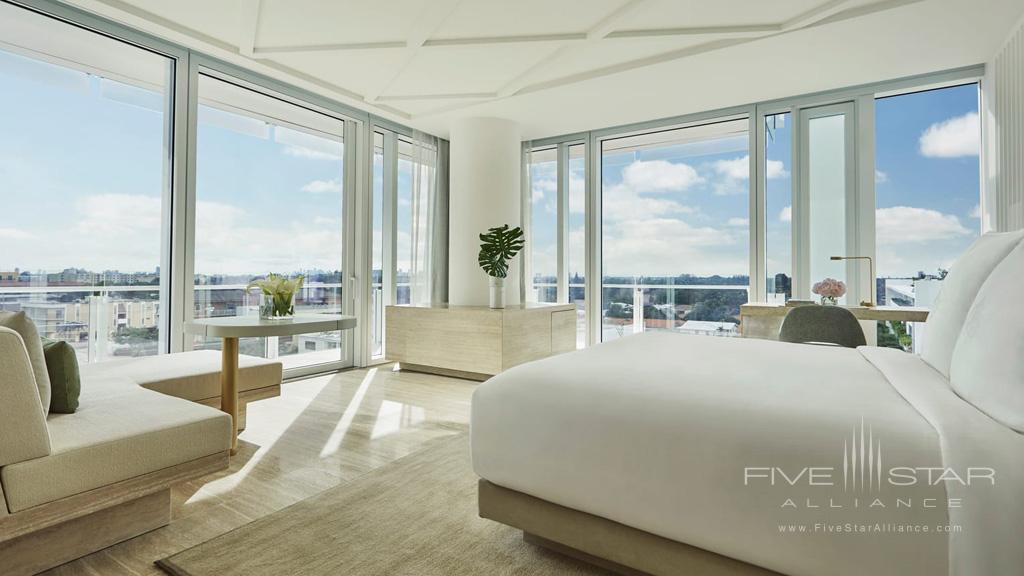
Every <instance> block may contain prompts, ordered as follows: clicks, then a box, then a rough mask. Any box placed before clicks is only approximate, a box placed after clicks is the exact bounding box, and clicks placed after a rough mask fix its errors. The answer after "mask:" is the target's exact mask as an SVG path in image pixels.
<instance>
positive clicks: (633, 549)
mask: <svg viewBox="0 0 1024 576" xmlns="http://www.w3.org/2000/svg"><path fill="white" fill-rule="evenodd" d="M478 503H479V508H480V517H481V518H487V519H489V520H495V521H497V522H501V523H502V524H507V525H509V526H512V527H513V528H518V529H520V530H522V531H523V536H524V538H525V540H526V541H527V542H532V543H534V544H537V545H540V546H544V547H545V548H549V549H551V550H554V551H556V552H559V553H562V554H565V555H567V556H571V557H574V558H576V559H578V560H582V561H584V562H588V563H591V564H595V565H598V566H601V567H602V568H605V569H608V570H611V571H613V572H618V573H619V574H624V575H626V576H638V575H653V576H669V575H673V576H679V575H701V576H772V575H774V576H778V573H776V572H772V571H770V570H766V569H764V568H761V567H758V566H754V565H753V564H747V563H746V562H741V561H739V560H735V559H732V558H729V557H726V556H722V555H720V554H715V553H714V552H709V551H707V550H704V549H702V548H697V547H695V546H690V545H689V544H683V543H681V542H676V541H674V540H669V539H668V538H663V537H661V536H656V535H654V534H651V533H648V532H644V531H642V530H637V529H636V528H631V527H629V526H626V525H624V524H619V523H618V522H613V521H611V520H608V519H605V518H601V517H599V516H594V515H592V514H587V513H586V512H580V511H579V510H573V509H571V508H566V507H564V506H559V505H558V504H552V503H551V502H547V501H545V500H541V499H539V498H534V497H533V496H529V495H527V494H523V493H522V492H517V491H515V490H509V489H508V488H503V487H501V486H498V485H496V484H492V483H490V482H488V481H486V480H480V483H479V501H478Z"/></svg>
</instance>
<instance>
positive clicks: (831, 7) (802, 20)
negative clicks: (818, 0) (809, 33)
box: [782, 0, 852, 31]
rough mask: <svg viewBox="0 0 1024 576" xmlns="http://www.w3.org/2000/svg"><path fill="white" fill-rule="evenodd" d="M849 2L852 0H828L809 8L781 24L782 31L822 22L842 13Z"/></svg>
mask: <svg viewBox="0 0 1024 576" xmlns="http://www.w3.org/2000/svg"><path fill="white" fill-rule="evenodd" d="M851 1H852V0H830V1H829V2H825V3H824V4H820V5H818V6H815V7H814V8H811V9H810V10H807V11H806V12H803V13H802V14H797V15H796V16H794V17H793V18H790V19H789V20H786V21H785V22H783V23H782V30H783V31H787V30H798V29H800V28H806V27H807V26H810V25H811V24H814V23H815V22H817V21H819V20H824V19H825V18H828V17H829V16H832V15H833V14H837V13H839V12H842V11H843V9H844V8H845V6H846V5H847V4H850V3H851Z"/></svg>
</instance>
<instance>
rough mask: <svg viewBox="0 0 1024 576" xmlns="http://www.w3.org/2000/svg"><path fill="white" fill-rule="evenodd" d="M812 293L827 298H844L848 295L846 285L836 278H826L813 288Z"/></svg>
mask: <svg viewBox="0 0 1024 576" xmlns="http://www.w3.org/2000/svg"><path fill="white" fill-rule="evenodd" d="M811 292H814V293H815V294H817V295H819V296H823V297H825V298H842V297H843V295H844V294H846V284H845V283H843V281H842V280H836V279H835V278H825V279H824V280H822V281H821V282H818V283H816V284H815V285H814V287H813V288H811Z"/></svg>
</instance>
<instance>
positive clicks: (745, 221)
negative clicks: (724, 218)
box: [727, 218, 750, 228]
mask: <svg viewBox="0 0 1024 576" xmlns="http://www.w3.org/2000/svg"><path fill="white" fill-rule="evenodd" d="M727 224H729V226H736V227H738V228H742V227H746V226H750V218H729V221H728V222H727Z"/></svg>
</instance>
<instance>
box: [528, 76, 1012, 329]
mask: <svg viewBox="0 0 1024 576" xmlns="http://www.w3.org/2000/svg"><path fill="white" fill-rule="evenodd" d="M984 75H985V67H984V66H983V65H976V66H966V67H962V68H955V69H951V70H946V71H941V72H935V73H927V74H919V75H914V76H908V77H905V78H899V79H895V80H889V81H883V82H873V83H868V84H861V85H856V86H850V87H845V88H840V89H835V90H827V91H822V92H815V93H809V94H803V95H797V96H791V97H786V98H778V99H773V100H766V101H762V102H755V103H751V104H747V105H742V106H733V107H728V108H722V109H717V110H709V111H704V112H697V113H693V114H686V115H682V116H677V117H672V118H663V119H658V120H650V121H645V122H639V123H634V124H626V125H621V126H613V127H608V128H601V129H595V130H591V131H588V132H577V133H573V134H567V135H562V136H551V137H547V138H541V139H536V140H532V141H531V140H528V141H524V142H523V170H522V172H521V174H522V175H523V177H522V180H523V183H522V186H521V189H522V218H523V222H524V223H526V225H527V226H528V225H529V224H528V223H529V195H530V189H529V166H528V151H529V150H530V149H532V148H539V147H542V146H550V145H552V144H554V145H560V144H561V143H573V142H575V143H580V142H582V143H584V144H586V152H585V158H586V162H585V171H586V192H585V193H586V207H585V222H586V224H585V229H586V254H585V258H586V291H587V294H588V298H587V303H586V313H587V314H586V315H587V344H588V345H593V344H595V343H599V342H600V341H601V314H602V301H601V300H602V299H601V298H595V297H590V295H591V294H597V295H600V294H602V292H601V282H602V280H603V278H602V276H603V275H602V259H601V226H602V214H601V181H602V174H601V150H602V146H603V142H604V141H605V140H609V139H616V138H622V137H624V136H631V135H637V134H643V133H649V132H656V131H663V130H671V129H675V128H686V127H690V126H695V125H700V124H706V123H708V122H709V121H724V120H730V119H733V120H735V119H737V118H743V117H746V118H748V119H749V122H750V128H749V138H750V144H749V150H750V151H751V154H750V179H749V185H750V192H749V195H750V230H749V232H750V255H749V258H748V259H749V262H750V288H749V289H750V300H751V301H752V302H760V301H764V300H766V299H767V272H768V270H767V248H766V244H767V236H766V232H767V222H766V218H767V214H766V182H765V179H766V174H765V169H764V168H763V166H764V164H763V162H764V158H765V135H764V133H763V132H764V131H763V126H764V120H765V117H767V116H771V115H773V114H780V113H784V112H789V113H790V122H791V125H792V126H793V127H794V128H792V133H791V134H792V137H791V147H792V148H791V153H790V158H791V166H790V167H789V170H790V172H791V174H792V177H791V178H790V183H791V197H792V199H793V204H791V205H792V206H793V209H794V216H793V220H792V222H793V224H792V225H793V231H792V233H791V242H792V252H791V257H792V258H793V263H792V268H791V270H792V277H791V280H792V290H793V298H802V297H808V296H809V281H806V282H805V281H804V279H806V276H807V275H808V272H807V271H804V270H800V272H798V269H799V268H805V267H806V266H803V265H801V264H800V262H801V261H802V259H801V258H799V257H798V255H799V254H801V250H803V247H804V246H805V245H806V232H801V231H800V229H799V227H798V226H797V224H798V219H797V213H796V211H797V202H796V201H797V199H798V198H799V197H800V195H801V190H800V187H801V185H802V181H803V178H801V177H799V176H798V175H799V174H800V173H801V172H800V171H801V169H802V168H801V165H800V164H801V161H800V150H801V142H802V140H803V139H802V138H800V137H799V134H798V133H799V126H800V125H801V120H802V119H801V116H802V115H803V113H804V111H806V110H809V109H812V108H818V107H823V106H830V105H835V104H842V103H850V104H851V105H852V106H853V114H854V118H853V123H852V127H853V139H854V150H852V156H853V159H854V162H855V164H854V170H853V177H852V180H853V189H852V191H853V198H851V199H848V203H847V205H848V207H849V208H850V210H848V211H847V222H848V233H849V234H850V238H851V242H852V243H851V244H850V245H849V249H850V251H851V253H854V252H855V253H857V254H866V255H869V256H871V257H872V258H876V246H875V244H876V240H875V212H874V211H875V204H876V201H875V200H876V198H875V179H874V167H875V113H874V112H875V100H876V99H877V98H879V97H884V96H895V95H900V94H907V93H913V92H919V91H922V90H929V89H936V88H944V87H950V86H957V85H964V84H972V83H977V84H978V86H979V98H980V101H979V111H984V110H985V109H986V108H985V101H984V90H983V78H984ZM986 129H987V126H986V124H985V123H984V122H983V123H982V126H981V130H982V135H981V138H982V142H985V141H986V133H985V131H986ZM559 160H560V162H559V166H560V172H559V186H560V187H561V186H562V176H561V164H562V163H561V156H559ZM984 160H985V151H984V149H983V150H982V151H981V156H980V158H979V162H980V163H981V164H982V166H983V165H984ZM980 173H981V182H980V198H979V204H980V206H981V207H982V210H983V212H985V211H986V210H987V209H988V207H987V205H986V201H985V200H986V198H987V196H986V194H987V193H988V190H987V184H988V183H987V182H986V179H985V173H984V170H981V172H980ZM559 198H560V203H559V208H560V212H559V215H558V225H559V229H560V231H561V229H562V227H564V226H566V225H567V222H568V220H567V213H568V211H567V210H566V211H565V212H564V214H563V212H562V211H561V207H562V204H561V196H559ZM989 221H994V217H993V218H985V219H983V220H982V230H981V232H982V233H984V232H986V231H988V227H987V226H988V222H989ZM559 240H560V241H561V240H562V233H561V232H560V233H559ZM563 258H564V254H563V250H562V248H561V246H560V247H559V261H560V264H561V263H562V260H563ZM524 260H525V259H524ZM847 266H848V268H847V270H848V278H858V279H860V278H863V277H864V276H865V275H866V274H868V272H867V265H866V264H864V263H863V262H860V261H848V263H847ZM798 267H799V268H798ZM523 270H524V273H523V275H522V278H523V281H522V284H521V286H520V289H521V290H522V291H523V293H524V294H525V293H526V292H527V288H528V286H527V282H529V281H530V278H529V277H528V276H527V274H526V271H527V269H526V268H525V266H524V268H523ZM563 276H564V269H563V268H562V266H561V265H560V266H559V280H561V279H562V277H563ZM798 276H799V278H798ZM850 284H851V288H850V296H849V298H850V300H851V301H852V302H853V303H856V302H858V301H859V300H861V299H865V298H866V297H867V294H864V289H863V286H862V284H864V283H863V282H851V283H850ZM872 289H873V287H872ZM558 301H559V302H563V299H562V293H561V291H560V292H559V300H558Z"/></svg>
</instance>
